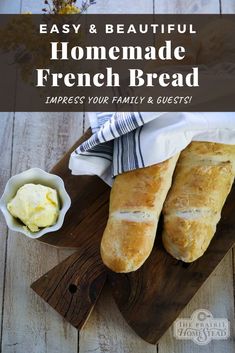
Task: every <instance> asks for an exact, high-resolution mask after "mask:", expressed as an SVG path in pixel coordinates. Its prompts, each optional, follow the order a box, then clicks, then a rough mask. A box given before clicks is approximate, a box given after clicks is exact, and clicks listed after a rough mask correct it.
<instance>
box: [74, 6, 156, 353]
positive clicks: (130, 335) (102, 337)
mask: <svg viewBox="0 0 235 353" xmlns="http://www.w3.org/2000/svg"><path fill="white" fill-rule="evenodd" d="M88 13H119V14H120V13H153V1H152V0H145V1H142V0H138V1H137V0H131V1H128V2H126V1H125V0H120V1H118V2H117V1H116V0H103V1H97V4H95V5H93V6H91V7H90V8H89V10H88ZM88 125H89V122H88V119H87V116H86V119H85V127H87V126H88ZM79 348H80V349H79V352H80V353H88V352H93V351H94V352H97V353H104V352H112V353H124V352H125V353H131V352H135V353H143V352H146V353H154V352H156V347H155V346H152V345H149V344H147V343H145V342H144V341H143V340H141V339H140V338H139V337H138V336H137V335H136V334H135V333H134V332H133V331H132V330H131V329H130V328H129V327H128V325H127V324H126V322H125V321H124V319H123V317H122V316H121V314H120V313H119V311H118V309H117V307H116V304H115V302H114V300H113V299H112V297H111V293H110V291H109V290H106V291H105V292H102V293H101V297H100V299H99V300H98V303H97V304H96V307H95V309H94V311H93V312H92V314H91V316H90V318H89V320H88V322H87V323H86V325H85V327H84V328H83V330H82V331H81V332H80V339H79Z"/></svg>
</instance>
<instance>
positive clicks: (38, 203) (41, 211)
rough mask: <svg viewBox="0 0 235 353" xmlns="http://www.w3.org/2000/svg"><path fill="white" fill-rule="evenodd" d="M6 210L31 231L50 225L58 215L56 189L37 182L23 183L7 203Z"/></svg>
mask: <svg viewBox="0 0 235 353" xmlns="http://www.w3.org/2000/svg"><path fill="white" fill-rule="evenodd" d="M7 208H8V211H9V212H10V213H11V215H12V216H13V217H15V218H18V219H20V220H21V222H23V223H24V224H25V226H26V227H27V228H28V229H29V230H30V231H31V232H38V231H39V230H40V228H45V227H50V226H52V225H54V224H55V223H56V221H57V218H58V215H59V200H58V195H57V191H56V190H54V189H52V188H50V187H47V186H43V185H39V184H25V185H23V186H22V187H21V188H20V189H19V190H18V191H17V193H16V195H15V197H14V198H13V199H12V200H11V201H10V202H8V204H7Z"/></svg>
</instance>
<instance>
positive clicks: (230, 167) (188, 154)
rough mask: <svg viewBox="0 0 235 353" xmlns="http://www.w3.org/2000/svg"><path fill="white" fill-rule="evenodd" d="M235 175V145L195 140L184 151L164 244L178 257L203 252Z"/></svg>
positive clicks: (188, 259)
mask: <svg viewBox="0 0 235 353" xmlns="http://www.w3.org/2000/svg"><path fill="white" fill-rule="evenodd" d="M234 175H235V146H234V145H224V144H217V143H209V142H192V143H191V144H190V145H189V146H188V147H187V148H186V149H185V150H184V151H183V152H182V153H181V155H180V158H179V161H178V163H177V167H176V170H175V174H174V179H173V185H172V187H171V190H170V192H169V194H168V196H167V199H166V202H165V204H164V209H163V213H164V228H163V244H164V246H165V248H166V250H167V251H168V252H169V253H170V254H171V255H172V256H174V257H175V258H176V259H180V260H182V261H185V262H192V261H194V260H196V259H197V258H199V257H200V256H202V255H203V253H204V252H205V250H206V249H207V247H208V245H209V243H210V241H211V239H212V238H213V236H214V234H215V231H216V225H217V223H218V222H219V220H220V217H221V210H222V208H223V205H224V203H225V200H226V198H227V196H228V194H229V192H230V190H231V187H232V183H233V181H234Z"/></svg>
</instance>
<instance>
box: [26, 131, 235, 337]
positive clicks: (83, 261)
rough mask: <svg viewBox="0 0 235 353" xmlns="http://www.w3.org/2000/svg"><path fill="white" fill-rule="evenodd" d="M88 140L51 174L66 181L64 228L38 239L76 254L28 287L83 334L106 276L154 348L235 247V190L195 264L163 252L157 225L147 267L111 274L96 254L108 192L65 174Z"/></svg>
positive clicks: (124, 311) (131, 321) (94, 182)
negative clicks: (69, 203)
mask: <svg viewBox="0 0 235 353" xmlns="http://www.w3.org/2000/svg"><path fill="white" fill-rule="evenodd" d="M89 136H90V132H89V131H88V132H87V133H86V134H85V135H84V136H83V137H82V138H81V139H80V140H79V141H78V142H77V143H76V144H75V145H74V146H73V147H72V148H71V150H70V151H68V153H67V154H66V155H65V157H64V158H63V159H62V160H61V161H60V162H59V163H58V164H57V165H56V166H55V167H54V168H53V170H52V172H53V173H55V174H57V175H60V176H61V177H62V178H63V179H64V182H65V187H66V189H67V191H68V193H69V194H70V197H71V199H72V206H71V209H70V210H69V212H68V214H67V215H66V218H65V223H64V225H63V228H62V229H61V230H59V231H58V232H56V233H50V234H48V235H45V236H43V237H42V238H40V241H42V242H44V243H47V244H50V245H54V246H60V247H69V248H74V249H79V250H78V251H76V253H75V254H74V255H72V256H70V257H69V258H68V259H66V260H65V261H63V262H62V263H61V264H59V265H57V266H56V267H55V268H54V269H52V270H51V271H49V272H48V273H47V274H45V275H44V276H42V277H41V278H40V279H38V280H37V281H36V282H35V283H33V285H32V288H33V289H34V290H35V291H36V292H37V293H38V294H39V295H40V296H41V297H42V298H43V299H44V300H45V301H47V302H48V303H49V304H50V305H51V306H52V307H53V308H54V309H55V310H57V311H58V312H59V313H60V314H61V315H62V316H63V317H64V318H65V319H66V320H68V321H69V322H70V323H71V324H72V325H73V326H75V327H77V328H78V329H81V328H82V326H83V325H84V323H85V322H86V320H87V318H88V316H89V314H90V312H91V310H92V308H93V307H94V304H95V302H96V300H97V299H98V296H99V294H100V292H101V290H102V287H103V285H104V283H105V281H106V275H108V280H109V282H110V283H111V286H112V291H113V295H114V298H115V300H116V303H117V305H118V307H119V309H120V311H121V313H122V314H123V316H124V318H125V319H126V321H127V322H128V324H129V325H130V326H131V327H132V328H133V329H134V330H135V332H136V333H137V334H138V335H139V336H141V337H142V338H143V339H144V340H146V341H147V342H149V343H153V344H155V343H157V341H158V340H159V339H160V337H161V336H162V335H163V334H164V333H165V331H166V330H167V329H168V328H169V327H170V326H171V324H172V323H173V322H174V320H175V319H176V318H177V316H178V315H179V314H180V312H181V311H182V310H183V308H184V307H185V306H186V305H187V303H188V302H189V301H190V299H191V298H192V297H193V296H194V294H195V293H196V292H197V291H198V289H199V288H200V287H201V286H202V284H203V283H204V282H205V280H206V279H207V278H208V277H209V275H210V274H211V273H212V271H213V270H214V269H215V267H216V266H217V265H218V264H219V262H220V261H221V260H222V259H223V257H224V256H225V255H226V253H227V252H228V251H229V249H230V248H231V247H232V246H233V245H234V243H235V218H234V209H235V207H234V200H235V187H233V189H232V191H231V193H230V195H229V197H228V199H227V201H226V204H225V207H224V209H223V213H222V219H221V221H220V223H219V225H218V229H217V232H216V235H215V237H214V238H213V240H212V243H211V244H210V246H209V249H208V250H207V252H206V253H205V254H204V255H203V257H201V258H200V259H198V260H197V261H195V262H194V263H193V264H185V263H183V262H181V261H177V260H175V259H174V258H173V257H171V256H170V255H169V254H167V253H166V251H165V250H164V248H163V246H162V243H161V224H160V227H159V231H158V234H157V238H156V243H155V246H154V249H153V251H152V253H151V255H150V257H149V259H148V260H147V261H146V263H145V264H144V265H143V266H142V267H141V268H140V269H139V270H138V271H136V272H133V273H130V274H115V273H112V272H111V271H108V270H107V269H106V268H105V266H104V265H103V264H102V261H101V259H100V254H99V244H100V240H101V236H102V233H103V230H104V227H105V225H106V222H107V217H108V201H109V193H110V188H109V187H108V186H107V185H105V184H104V183H103V182H102V181H101V180H100V179H99V178H97V177H88V176H72V175H71V173H70V171H69V170H68V160H69V155H70V152H71V151H72V150H73V149H75V148H76V147H77V146H78V145H79V144H80V143H81V142H82V141H83V140H85V139H87V138H88V137H89ZM160 223H161V222H160Z"/></svg>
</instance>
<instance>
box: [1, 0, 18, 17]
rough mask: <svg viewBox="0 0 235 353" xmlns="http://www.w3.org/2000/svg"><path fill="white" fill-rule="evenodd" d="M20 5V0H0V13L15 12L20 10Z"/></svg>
mask: <svg viewBox="0 0 235 353" xmlns="http://www.w3.org/2000/svg"><path fill="white" fill-rule="evenodd" d="M20 6H21V1H20V0H14V1H8V0H1V2H0V13H3V14H12V13H13V14H14V13H16V14H17V13H19V12H20Z"/></svg>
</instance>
